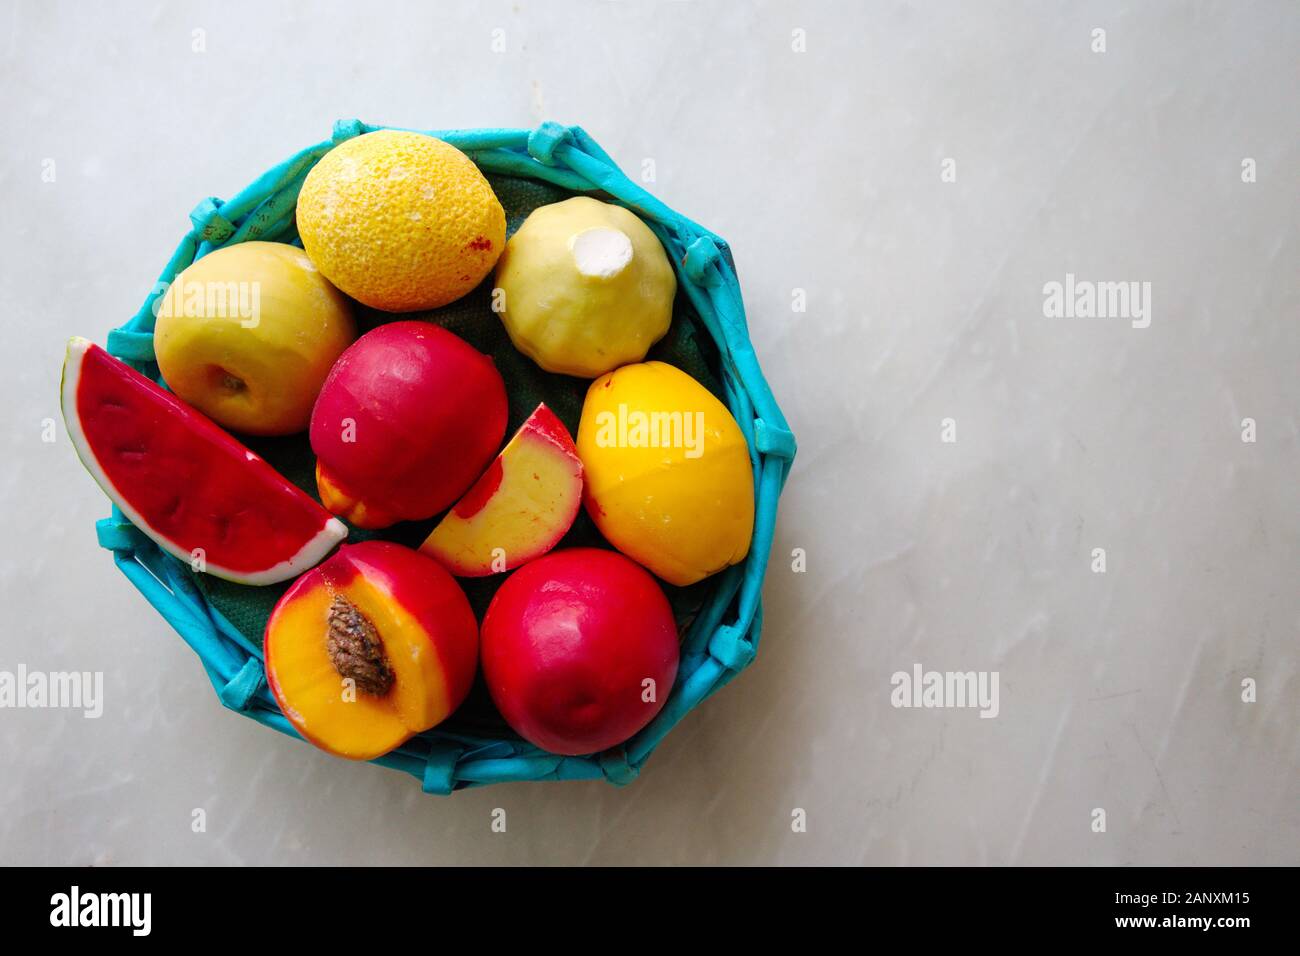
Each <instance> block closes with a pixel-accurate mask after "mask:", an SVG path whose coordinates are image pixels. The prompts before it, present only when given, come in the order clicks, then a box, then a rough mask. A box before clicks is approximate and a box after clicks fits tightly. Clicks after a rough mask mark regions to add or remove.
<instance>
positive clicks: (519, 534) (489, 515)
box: [420, 404, 582, 577]
mask: <svg viewBox="0 0 1300 956" xmlns="http://www.w3.org/2000/svg"><path fill="white" fill-rule="evenodd" d="M581 503H582V461H581V460H580V459H579V458H578V451H577V449H576V448H575V447H574V445H573V438H572V436H570V435H569V432H568V429H566V428H565V427H564V423H563V422H562V421H560V420H559V419H558V418H557V417H556V416H555V413H554V412H552V411H551V410H550V409H549V408H547V407H546V406H545V405H544V404H543V405H538V406H537V408H536V410H535V411H534V412H533V413H532V415H530V416H529V417H528V420H527V421H526V422H524V423H523V425H521V426H520V428H519V431H517V432H515V434H514V437H513V438H511V439H510V442H509V444H507V445H506V447H505V449H504V450H502V452H501V454H500V455H498V456H497V457H496V459H495V460H494V461H493V462H492V464H491V465H490V466H489V467H488V470H487V471H485V472H484V473H483V475H482V476H481V477H480V478H479V480H478V481H477V482H475V483H474V486H473V487H472V488H470V490H469V491H467V492H466V493H465V496H464V497H463V498H461V499H460V501H458V502H457V503H456V504H455V505H454V506H453V507H452V509H451V511H449V512H447V515H446V517H444V518H443V519H442V521H440V522H439V523H438V526H437V527H436V528H434V529H433V532H432V533H431V534H430V535H429V537H428V538H427V539H425V542H424V544H422V545H420V550H421V551H423V552H424V553H425V554H427V555H430V556H431V557H433V558H434V559H436V560H437V561H438V562H439V563H440V564H442V566H443V567H445V568H446V569H447V570H448V571H450V572H451V573H452V574H456V575H459V576H461V577H483V576H485V575H489V574H496V573H499V572H501V571H508V570H510V569H511V568H515V567H518V566H519V565H521V564H523V563H524V562H525V561H531V560H532V559H533V558H537V557H540V556H541V555H543V554H545V553H546V552H547V551H550V550H551V548H553V547H555V545H556V543H557V542H558V541H559V540H560V539H561V538H563V537H564V535H565V533H566V532H567V531H568V530H569V528H570V527H571V526H572V525H573V519H574V518H576V517H577V515H578V508H579V507H580V505H581Z"/></svg>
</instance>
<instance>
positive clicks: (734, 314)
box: [97, 120, 795, 794]
mask: <svg viewBox="0 0 1300 956" xmlns="http://www.w3.org/2000/svg"><path fill="white" fill-rule="evenodd" d="M384 128H387V127H379V126H368V125H366V124H364V123H361V122H360V121H358V120H341V121H339V122H338V123H336V124H335V126H334V135H333V136H332V137H331V138H330V139H327V140H325V141H324V142H322V143H318V144H316V145H315V146H312V147H310V148H308V149H304V150H302V151H301V152H299V153H298V154H297V155H295V156H293V157H292V158H290V159H289V160H288V161H286V162H284V163H281V164H280V165H278V166H276V167H275V168H273V169H271V170H269V171H267V172H266V173H264V174H263V175H262V176H260V177H259V178H258V179H257V180H256V181H254V182H253V183H252V184H251V185H250V186H248V187H247V188H246V189H244V190H243V191H242V192H240V193H239V194H238V195H237V196H235V198H233V199H231V200H229V201H227V202H222V201H220V200H218V199H206V200H204V201H203V202H202V203H200V204H199V206H198V207H197V208H196V209H195V210H194V212H193V213H191V214H190V220H191V222H192V223H193V228H192V229H191V230H190V231H189V233H188V234H187V235H186V236H185V238H184V239H183V240H181V243H180V246H179V247H178V248H177V250H176V252H175V254H173V256H172V258H171V261H170V262H168V263H167V266H166V268H165V269H164V270H163V272H162V275H161V277H160V279H159V282H158V284H157V285H156V286H155V287H154V290H153V292H152V293H151V295H150V296H149V297H148V299H146V301H145V303H144V305H143V306H142V307H141V309H140V311H139V312H138V313H137V314H136V315H135V317H134V318H132V319H131V320H130V321H129V322H127V323H126V324H125V325H123V326H122V327H121V328H119V329H117V330H115V331H113V332H112V333H110V335H109V338H108V351H109V352H111V353H112V354H113V355H116V356H117V357H119V358H121V359H124V360H125V361H127V362H129V363H131V364H132V365H133V366H134V367H136V368H137V369H140V370H141V371H144V372H145V373H146V374H149V375H152V376H153V377H155V378H157V377H158V368H157V365H156V364H154V352H153V322H154V307H155V301H156V300H157V299H158V298H159V296H160V295H161V294H162V293H163V292H164V291H165V290H166V288H167V286H168V285H169V284H170V283H171V281H172V280H173V279H174V278H175V276H176V274H177V273H179V272H180V271H181V270H182V269H184V268H185V267H186V266H188V265H190V264H191V263H192V262H193V261H194V260H195V259H197V258H200V257H202V256H203V255H206V254H207V253H208V252H210V251H211V250H213V249H215V248H218V247H221V246H225V245H230V244H232V243H237V242H245V241H248V240H253V239H262V240H273V241H276V240H278V241H284V242H292V241H296V240H297V233H296V229H295V226H294V218H293V216H294V206H295V203H296V201H297V198H298V191H299V189H300V188H301V186H302V183H303V179H304V178H305V177H306V175H307V173H308V171H309V170H310V169H311V168H312V166H314V165H315V164H316V162H317V161H319V160H320V158H321V157H322V156H324V155H325V153H327V152H328V151H329V150H330V149H331V148H333V147H334V146H335V145H336V144H337V143H340V142H342V141H344V140H346V139H350V138H351V137H354V136H358V135H360V134H362V133H368V132H371V131H373V130H376V129H384ZM431 135H434V136H437V137H439V138H441V139H444V140H446V141H447V142H449V143H451V144H453V145H454V146H456V147H458V148H460V149H461V150H463V151H464V152H465V153H467V154H468V155H469V156H470V157H471V158H472V159H473V160H474V161H475V162H476V163H477V164H478V165H479V167H480V168H481V169H482V170H483V171H484V173H485V174H488V175H489V176H491V175H493V174H497V175H500V176H507V177H518V178H521V179H526V180H532V181H536V182H539V183H543V184H548V185H549V186H550V187H553V188H558V189H559V190H561V191H563V192H565V193H592V194H598V195H601V196H602V198H606V199H610V200H613V201H616V202H619V203H622V204H623V205H625V206H627V207H628V208H630V209H632V210H633V211H634V212H636V213H638V214H639V215H640V216H641V217H642V218H643V219H644V220H645V221H646V222H647V223H648V224H649V225H650V227H651V228H652V229H653V230H654V231H655V233H656V234H657V235H658V236H659V239H660V240H661V241H662V242H663V244H664V246H665V247H666V248H667V249H668V252H669V256H670V258H671V259H672V260H673V262H674V264H675V267H676V269H677V273H678V279H679V283H680V288H681V293H682V294H684V295H685V296H686V297H688V299H689V304H690V306H691V307H692V308H693V310H694V313H695V314H696V315H697V316H698V320H699V322H700V323H701V324H702V325H703V327H704V328H705V329H707V332H708V334H709V336H710V337H711V338H712V339H713V341H714V342H715V343H716V346H717V366H718V367H717V369H716V373H717V378H718V382H717V384H716V386H715V387H716V388H718V390H719V391H720V392H721V394H722V396H723V397H724V398H725V400H726V402H727V404H728V406H729V407H730V408H731V412H732V414H733V415H734V416H735V418H736V421H737V422H739V424H740V427H741V429H742V431H743V432H744V433H745V438H746V440H747V441H748V443H749V448H750V457H751V460H752V462H753V467H754V484H755V491H756V515H755V525H754V539H753V544H752V546H751V548H750V550H749V556H748V557H747V558H746V559H745V561H744V562H743V563H741V564H740V565H737V566H735V567H732V568H729V569H727V570H726V571H724V572H722V573H720V574H717V575H715V576H714V577H712V578H709V579H707V582H706V591H705V592H704V593H703V594H702V595H701V596H700V600H699V603H698V606H697V607H695V608H694V609H693V612H692V615H691V619H690V623H689V625H688V626H687V628H686V632H685V634H684V637H683V643H682V657H681V666H680V670H679V672H678V677H677V682H676V684H675V685H674V687H673V690H672V693H671V695H670V697H669V699H668V700H667V702H666V703H665V705H664V708H663V710H662V711H661V712H660V713H659V715H658V716H657V717H656V719H655V720H654V721H653V722H652V723H651V724H649V725H648V726H647V727H646V728H645V729H643V730H642V731H641V732H640V733H638V734H637V735H636V736H635V737H633V738H632V739H631V740H629V741H627V742H626V743H625V744H624V745H622V746H620V747H617V748H614V749H613V750H610V751H606V752H605V753H601V754H596V755H592V756H586V757H560V756H556V755H554V754H549V753H546V752H544V751H541V750H539V749H537V748H536V747H534V746H532V745H531V744H528V743H526V742H524V741H523V740H521V739H520V738H518V737H517V736H515V735H514V734H512V733H510V732H509V731H508V729H507V728H504V726H503V725H502V727H501V728H498V729H496V730H493V729H491V728H489V729H488V730H487V731H477V732H476V731H475V730H474V728H471V729H470V730H469V731H468V732H467V731H464V730H457V729H445V728H446V727H447V724H444V725H442V726H440V727H436V728H434V729H433V730H432V731H429V732H427V733H424V734H421V735H420V736H418V737H415V738H413V739H412V740H410V741H408V742H407V743H406V744H404V745H403V746H402V747H400V748H398V749H397V750H395V751H393V752H392V753H389V754H387V755H385V756H383V757H380V758H379V759H377V760H375V761H374V762H375V763H378V764H381V765H383V766H387V767H392V768H395V769H398V770H403V771H405V772H407V773H409V774H412V775H413V776H415V777H417V778H419V779H420V780H421V781H422V783H423V787H424V790H425V791H426V792H429V793H439V794H446V793H450V792H452V791H453V790H456V789H460V788H462V787H473V786H482V785H484V784H490V783H502V782H505V781H512V780H582V779H593V778H597V777H603V778H604V779H606V780H608V781H609V782H610V783H613V784H618V785H622V784H626V783H629V782H630V781H631V780H633V779H634V778H635V777H636V775H637V773H638V772H639V770H640V768H641V767H642V765H643V764H644V763H645V761H646V759H647V758H648V757H649V756H650V754H651V753H652V752H653V751H654V748H655V747H656V746H657V745H658V743H659V741H660V740H662V739H663V737H664V735H665V734H667V733H668V731H669V730H671V729H672V727H673V726H674V725H675V724H676V723H677V722H678V721H679V720H681V719H682V717H683V716H685V715H686V713H687V712H688V711H689V710H690V709H691V708H692V707H694V706H696V705H697V704H699V703H700V702H701V701H702V700H704V699H705V698H706V697H708V696H709V695H710V694H712V693H713V692H714V691H716V690H718V689H719V688H720V687H722V686H723V685H724V684H726V683H727V682H728V681H730V680H731V679H732V678H733V677H735V676H736V674H738V673H739V672H740V671H741V670H743V669H744V668H745V667H746V666H747V665H748V664H749V663H750V661H752V660H753V658H754V654H755V652H756V651H757V649H758V639H759V631H760V629H761V627H762V622H763V610H762V602H761V598H760V590H761V587H762V583H763V575H764V572H765V571H766V569H767V560H768V554H769V552H770V550H771V545H772V536H773V532H774V529H775V524H776V510H777V499H778V497H779V496H780V494H781V489H782V487H783V485H784V484H785V480H786V476H787V475H788V474H789V471H790V465H791V462H792V461H793V459H794V454H795V441H794V436H793V434H791V432H790V429H789V428H788V427H787V425H786V421H785V419H784V417H783V416H782V414H781V410H780V409H779V408H778V407H777V403H776V401H775V399H774V398H773V396H772V393H771V391H770V390H769V389H768V386H767V383H766V382H765V381H764V379H763V374H762V372H761V370H760V369H759V365H758V360H757V358H756V357H755V355H754V350H753V347H752V346H751V345H750V341H749V335H748V331H747V328H746V324H745V312H744V306H743V304H742V302H741V295H740V284H739V282H738V280H737V278H736V270H735V267H734V264H733V262H732V259H731V255H730V252H729V250H728V248H727V244H726V243H725V242H724V241H723V240H722V239H721V238H720V237H718V236H716V235H714V234H713V233H711V232H709V231H708V230H706V229H703V228H701V227H700V226H697V225H696V224H695V223H693V222H691V221H690V220H688V219H685V218H683V217H682V216H679V215H678V214H677V213H675V212H673V211H672V210H671V209H669V208H668V207H667V206H665V205H664V204H663V203H661V202H659V201H658V200H657V199H655V198H654V197H653V196H651V195H650V194H649V193H647V192H646V191H645V190H644V189H642V188H640V187H639V186H637V185H636V184H635V183H633V182H632V181H631V180H630V179H628V177H627V176H625V175H624V174H623V173H622V171H620V170H619V168H618V166H616V165H615V163H614V161H613V160H612V159H610V158H609V156H608V155H607V154H606V153H605V151H604V150H603V149H601V148H600V146H598V145H597V144H596V143H595V142H594V141H593V140H592V139H591V137H589V136H588V135H587V134H586V133H585V132H584V131H583V130H582V129H580V128H578V127H576V126H574V127H566V126H561V125H559V124H556V123H549V122H548V123H543V124H542V125H541V126H539V127H538V128H537V129H535V130H513V129H482V130H451V131H433V132H432V133H431ZM97 530H98V535H99V542H100V544H101V545H102V546H103V547H105V548H107V549H109V550H111V551H112V552H113V560H114V561H115V562H116V564H117V566H118V567H119V568H120V569H121V570H122V573H124V574H125V575H126V576H127V577H128V578H129V579H130V580H131V583H132V584H134V585H135V586H136V588H138V589H139V590H140V592H141V593H142V594H143V595H144V596H145V598H147V599H148V601H149V603H150V604H152V605H153V606H154V608H156V609H157V610H158V612H159V613H161V614H162V616H163V617H164V618H166V619H167V621H168V622H169V623H170V624H171V625H172V627H174V628H175V629H176V631H177V632H178V633H179V634H180V635H181V637H182V638H184V639H185V641H186V643H188V644H189V645H190V647H191V648H193V649H194V651H195V653H197V654H198V656H199V658H200V659H201V660H202V662H203V666H204V668H205V669H206V670H207V673H208V677H209V679H210V680H211V681H212V684H213V687H214V688H215V689H216V691H217V694H218V696H219V697H220V699H221V702H222V703H223V704H224V705H225V706H227V707H229V708H231V709H232V710H236V711H239V712H240V713H242V714H244V715H245V716H248V717H251V718H253V719H254V720H256V721H258V722H260V723H263V724H266V725H267V726H269V727H274V728H275V729H276V730H279V731H281V732H282V733H285V734H289V735H291V736H297V734H296V732H295V731H294V730H293V728H292V727H291V726H290V725H289V722H288V721H287V720H285V718H284V717H283V716H282V715H281V713H280V711H279V709H278V708H277V707H276V705H275V701H274V700H273V699H272V697H271V694H270V692H269V691H268V689H267V686H266V680H265V670H264V667H263V662H262V656H261V648H260V646H259V645H258V643H257V642H256V641H255V640H253V639H251V638H250V636H249V635H248V634H246V633H245V632H244V631H241V629H240V628H239V627H236V626H235V625H234V624H232V623H231V621H230V620H229V619H228V617H227V616H226V615H224V614H222V613H221V611H219V610H217V608H216V607H214V606H213V602H212V601H211V600H210V595H209V593H208V592H207V589H206V588H205V587H200V586H199V584H198V583H196V578H195V575H194V574H193V573H192V572H191V570H190V568H189V567H188V566H187V565H186V564H184V563H183V562H181V561H178V560H177V559H175V558H173V557H171V556H169V555H167V554H165V553H164V552H162V551H161V550H160V549H159V548H158V546H157V545H155V544H154V543H153V542H152V541H150V540H149V539H148V538H147V537H145V536H144V535H143V534H142V533H141V532H139V531H138V530H137V529H136V528H135V527H134V526H132V525H131V524H130V523H129V522H127V521H126V520H125V518H123V516H122V515H121V513H120V512H119V511H118V510H117V509H116V508H114V509H113V514H112V516H111V517H109V518H106V519H104V520H102V521H100V522H99V523H98V526H97ZM449 723H452V722H449Z"/></svg>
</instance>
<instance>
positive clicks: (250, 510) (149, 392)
mask: <svg viewBox="0 0 1300 956" xmlns="http://www.w3.org/2000/svg"><path fill="white" fill-rule="evenodd" d="M61 400H62V405H63V419H64V421H65V422H66V423H67V426H68V434H69V436H71V438H72V444H73V447H75V448H76V450H77V455H78V457H80V458H81V462H82V464H83V465H85V466H86V470H87V471H89V472H90V474H91V476H92V477H93V478H94V479H95V481H97V482H98V483H99V486H100V488H102V489H103V490H104V493H105V494H107V495H108V497H109V498H111V499H112V500H113V503H114V504H116V505H117V506H118V508H120V509H121V511H122V513H123V514H124V515H126V517H127V518H128V519H129V520H130V522H131V523H132V524H134V525H135V526H136V527H137V528H139V529H140V530H141V531H142V532H144V533H145V534H146V535H148V536H149V537H150V538H152V539H153V540H154V541H155V542H157V544H158V546H159V547H160V548H162V549H163V550H164V551H166V552H167V553H168V554H171V555H173V556H175V557H177V558H179V559H180V560H182V561H184V562H186V563H187V564H189V565H191V567H194V568H195V569H196V570H201V571H206V572H207V573H208V574H212V575H214V576H216V577H219V578H224V579H225V580H227V581H235V582H237V583H240V584H257V585H260V584H274V583H276V582H278V581H284V580H287V579H289V578H292V577H294V576H296V575H298V574H301V573H302V572H303V571H306V570H307V569H308V568H311V567H314V566H315V565H316V564H318V563H320V561H321V560H322V559H323V558H324V557H325V556H326V555H327V554H329V552H330V551H331V550H333V548H334V546H335V545H337V544H338V543H339V542H340V541H342V540H343V539H344V538H345V537H347V527H346V526H345V525H344V524H343V523H342V522H341V521H339V520H338V519H337V518H335V517H333V516H332V515H331V514H330V513H329V512H327V511H326V510H325V509H324V508H322V507H321V506H320V505H319V504H318V503H317V502H316V501H314V500H313V499H312V498H311V497H310V496H309V495H307V494H306V493H305V492H303V491H302V490H300V489H299V488H298V487H297V486H295V485H293V484H292V483H290V482H289V481H288V480H287V479H285V478H284V476H283V475H281V474H280V473H279V472H277V471H276V470H275V469H274V468H272V467H271V466H270V465H268V464H267V463H266V462H265V461H264V460H262V458H260V457H259V456H257V455H255V454H254V453H253V452H251V451H249V450H248V449H247V448H246V447H244V446H243V445H242V444H241V443H239V442H238V441H236V440H235V439H234V438H232V437H231V436H230V435H228V434H227V433H226V432H225V431H223V430H222V429H221V428H220V427H219V426H217V425H216V424H215V423H213V422H212V421H211V420H210V419H208V418H206V417H205V416H203V415H202V414H200V413H199V412H197V411H195V410H194V409H192V408H190V407H189V406H188V405H186V404H184V403H183V402H182V401H180V399H178V398H176V396H174V395H172V394H171V393H170V392H168V391H166V390H164V389H162V388H160V387H159V386H158V385H157V384H155V383H154V382H152V381H150V380H149V379H148V378H146V377H145V376H143V375H141V374H140V373H139V372H137V371H135V370H134V369H132V368H131V367H130V366H128V365H126V364H124V363H123V362H120V361H118V360H117V359H115V358H113V357H112V356H111V355H109V354H108V353H107V352H105V351H104V350H103V349H102V348H100V347H99V346H98V345H94V344H93V343H91V342H89V341H88V340H86V339H83V338H74V339H72V340H71V341H70V342H69V343H68V354H67V358H66V359H65V360H64V363H63V385H62V399H61Z"/></svg>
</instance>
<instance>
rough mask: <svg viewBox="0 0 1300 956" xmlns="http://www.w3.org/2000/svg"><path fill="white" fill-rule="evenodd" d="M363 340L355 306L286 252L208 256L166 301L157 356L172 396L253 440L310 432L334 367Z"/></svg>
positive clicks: (242, 249)
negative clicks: (355, 341) (318, 398)
mask: <svg viewBox="0 0 1300 956" xmlns="http://www.w3.org/2000/svg"><path fill="white" fill-rule="evenodd" d="M356 337H357V330H356V325H355V324H354V322H353V321H352V305H351V303H350V302H348V300H347V298H346V297H345V296H343V294H342V293H340V292H339V291H338V289H336V288H334V286H332V285H330V283H329V282H328V280H326V279H325V277H324V276H322V275H321V274H320V273H319V272H318V271H317V270H316V267H315V266H314V265H312V262H311V260H310V259H308V258H307V254H306V253H305V252H303V251H302V250H301V249H299V248H297V247H296V246H288V245H285V244H283V243H279V242H241V243H238V244H236V245H233V246H226V247H225V248H223V249H217V250H215V251H213V252H210V253H208V254H207V255H206V256H204V257H203V258H202V259H200V260H198V261H197V262H195V263H194V264H193V265H191V266H190V267H189V268H187V269H185V270H184V271H183V272H181V274H180V275H178V276H177V277H176V279H175V281H174V282H172V284H171V286H170V287H169V288H168V290H167V292H166V294H165V295H164V296H163V297H162V300H161V302H160V307H159V310H158V318H157V322H156V324H155V325H154V353H155V354H156V355H157V358H158V368H159V370H160V371H161V372H162V375H163V380H164V381H166V382H167V386H168V387H169V388H170V389H171V390H172V391H173V392H175V393H176V394H177V395H179V396H180V397H181V398H182V399H184V400H185V401H186V402H187V403H189V404H190V405H193V406H194V407H195V408H197V409H198V410H199V411H201V412H203V413H204V414H205V415H207V416H208V417H209V418H211V419H212V420H213V421H215V422H217V423H218V424H221V425H225V426H226V427H227V428H230V429H233V430H234V431H237V432H243V433H245V434H248V435H290V434H293V433H295V432H300V431H304V430H306V428H307V423H308V422H310V421H311V409H312V405H314V404H315V402H316V396H317V394H319V392H320V388H321V385H322V383H324V381H325V376H326V375H328V374H329V370H330V367H331V366H332V365H333V364H334V362H335V360H336V359H337V358H338V357H339V355H341V354H342V352H343V350H344V349H345V348H347V347H348V346H349V345H351V344H352V340H353V339H355V338H356Z"/></svg>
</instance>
